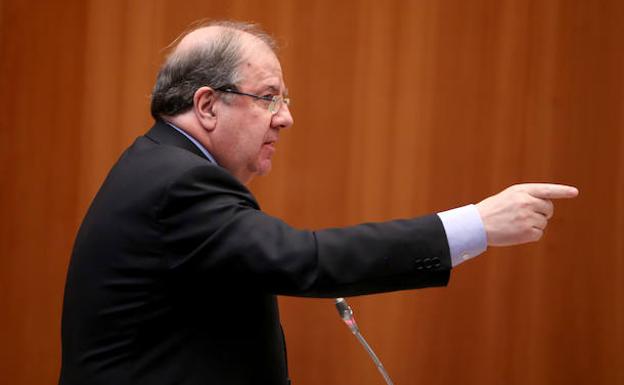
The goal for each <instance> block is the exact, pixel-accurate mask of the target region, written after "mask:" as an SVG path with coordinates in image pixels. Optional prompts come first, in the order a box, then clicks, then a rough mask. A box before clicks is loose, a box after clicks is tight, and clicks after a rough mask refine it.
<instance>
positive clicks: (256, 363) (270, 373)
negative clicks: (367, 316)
mask: <svg viewBox="0 0 624 385" xmlns="http://www.w3.org/2000/svg"><path fill="white" fill-rule="evenodd" d="M450 269H451V261H450V257H449V250H448V245H447V241H446V236H445V233H444V229H443V227H442V225H441V222H440V220H439V219H438V217H437V216H436V215H430V216H425V217H421V218H416V219H409V220H399V221H391V222H386V223H376V224H363V225H359V226H353V227H347V228H336V229H328V230H322V231H303V230H297V229H294V228H292V227H290V226H289V225H287V224H286V223H284V222H282V221H281V220H279V219H277V218H274V217H271V216H269V215H267V214H265V213H263V212H262V211H260V209H259V207H258V203H257V202H256V200H255V199H254V197H253V196H252V194H251V193H250V192H249V191H248V190H247V188H245V186H243V185H242V184H240V183H239V182H238V181H237V180H236V179H235V178H234V177H233V176H232V175H231V174H229V173H228V172H227V171H226V170H225V169H223V168H221V167H219V166H217V165H215V164H213V163H211V162H209V161H208V160H207V159H206V158H205V157H203V155H202V154H201V152H200V151H199V150H198V149H197V148H196V147H195V146H194V145H193V144H192V143H191V142H190V141H188V139H186V138H185V137H184V136H183V135H181V134H180V133H178V132H177V131H175V130H174V129H172V128H171V127H169V126H167V125H166V124H164V123H162V122H157V123H156V124H155V126H154V127H153V128H152V129H151V130H150V131H149V132H148V133H147V134H146V135H145V136H142V137H139V138H138V139H137V140H136V141H135V143H134V144H133V145H132V146H131V147H130V148H128V149H127V150H126V151H125V152H124V153H123V155H122V156H121V158H120V159H119V161H118V162H117V164H116V165H115V166H114V167H113V169H112V170H111V172H110V174H109V175H108V177H107V178H106V180H105V182H104V184H103V185H102V187H101V189H100V191H99V192H98V194H97V195H96V197H95V199H94V201H93V203H92V205H91V207H90V208H89V211H88V213H87V215H86V217H85V219H84V222H83V223H82V226H81V227H80V230H79V232H78V236H77V238H76V243H75V246H74V250H73V254H72V258H71V262H70V266H69V271H68V276H67V286H66V291H65V302H64V308H63V326H62V346H63V356H62V358H63V363H62V369H61V376H60V384H62V385H143V384H150V385H165V384H172V385H173V384H188V385H191V384H193V385H194V384H286V383H288V378H287V377H288V375H287V368H286V354H285V350H284V339H283V334H282V331H281V327H280V323H279V315H278V308H277V302H276V298H275V295H276V294H285V295H297V296H314V297H336V296H353V295H361V294H368V293H376V292H385V291H393V290H402V289H412V288H418V287H424V286H437V285H445V284H446V283H447V281H448V278H449V272H450Z"/></svg>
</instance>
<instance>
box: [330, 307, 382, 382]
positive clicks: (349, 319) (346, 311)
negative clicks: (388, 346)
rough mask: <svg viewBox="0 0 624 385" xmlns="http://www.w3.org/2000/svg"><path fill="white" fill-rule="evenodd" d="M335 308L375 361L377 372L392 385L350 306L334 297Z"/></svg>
mask: <svg viewBox="0 0 624 385" xmlns="http://www.w3.org/2000/svg"><path fill="white" fill-rule="evenodd" d="M336 310H338V315H339V316H340V318H341V319H342V321H343V322H344V323H345V324H346V325H347V327H348V328H349V330H351V333H353V335H355V337H356V338H357V339H358V341H360V343H361V344H362V346H363V347H364V350H366V352H367V353H368V355H369V356H370V357H371V359H372V360H373V362H374V363H375V366H377V369H379V373H381V375H382V376H383V378H384V380H386V383H387V384H388V385H394V383H393V382H392V380H391V379H390V376H389V375H388V372H386V369H385V368H384V366H383V364H382V363H381V361H380V360H379V358H378V357H377V355H376V354H375V352H374V351H373V349H372V348H371V347H370V345H369V344H368V342H366V340H365V339H364V337H363V336H362V333H360V328H358V326H357V323H356V322H355V318H354V317H353V310H351V307H350V306H349V304H348V303H347V301H346V300H345V299H344V298H336Z"/></svg>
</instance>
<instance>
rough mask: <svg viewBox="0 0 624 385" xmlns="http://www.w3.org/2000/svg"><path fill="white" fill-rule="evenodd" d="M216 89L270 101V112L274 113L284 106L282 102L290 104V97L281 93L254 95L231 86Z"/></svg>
mask: <svg viewBox="0 0 624 385" xmlns="http://www.w3.org/2000/svg"><path fill="white" fill-rule="evenodd" d="M216 91H219V92H225V93H228V94H236V95H243V96H249V97H250V98H254V99H256V100H264V101H265V102H268V103H269V105H268V110H269V112H270V113H271V114H272V115H275V114H277V111H279V110H280V108H282V104H285V105H287V106H290V98H285V97H282V96H280V95H274V96H268V95H267V96H260V95H254V94H248V93H245V92H241V91H238V90H235V89H233V88H230V87H221V88H217V89H216Z"/></svg>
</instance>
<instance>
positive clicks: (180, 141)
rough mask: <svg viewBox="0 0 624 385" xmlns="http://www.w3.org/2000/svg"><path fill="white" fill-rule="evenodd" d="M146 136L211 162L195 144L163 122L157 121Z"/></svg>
mask: <svg viewBox="0 0 624 385" xmlns="http://www.w3.org/2000/svg"><path fill="white" fill-rule="evenodd" d="M145 136H147V137H148V138H150V139H152V140H153V141H155V142H156V143H158V144H164V145H168V146H175V147H180V148H183V149H185V150H187V151H190V152H192V153H193V154H195V155H198V156H201V157H202V158H204V159H206V160H208V161H210V159H208V158H206V156H205V155H204V154H203V153H202V152H201V150H200V149H199V148H197V146H196V145H195V144H193V142H191V141H190V140H188V139H187V138H186V137H185V136H184V135H182V134H181V133H179V132H178V131H176V130H175V129H174V128H173V127H171V126H169V125H168V124H167V123H165V122H163V121H162V120H157V121H156V123H154V126H153V127H152V128H151V129H150V130H149V131H148V132H147V134H145Z"/></svg>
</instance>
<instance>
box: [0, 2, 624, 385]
mask: <svg viewBox="0 0 624 385" xmlns="http://www.w3.org/2000/svg"><path fill="white" fill-rule="evenodd" d="M204 17H205V18H216V19H219V18H235V19H242V20H252V21H257V22H259V23H260V24H262V25H263V26H264V27H265V28H266V29H267V30H268V31H270V32H272V33H273V34H274V35H275V36H276V37H277V38H278V40H279V41H280V43H281V45H282V47H283V49H282V54H281V58H282V64H283V67H284V70H285V75H286V80H287V82H288V85H289V88H290V91H291V94H292V96H293V99H294V104H293V107H292V111H293V114H294V117H295V126H294V127H293V128H292V129H291V130H289V131H287V132H285V133H283V135H282V140H281V141H280V146H279V147H278V151H277V154H276V159H275V162H274V170H273V172H272V174H271V175H270V176H268V177H265V178H260V179H258V180H256V181H254V183H253V184H252V189H253V190H254V192H255V193H256V195H257V196H258V198H259V201H260V202H261V204H262V206H263V208H264V209H265V210H266V211H268V212H269V213H272V214H274V215H277V216H279V217H282V218H284V219H285V220H287V221H288V222H289V223H291V224H293V225H295V226H297V227H302V228H319V227H326V226H341V225H348V224H354V223H359V222H362V221H374V220H383V219H389V218H396V217H407V216H413V215H418V214H424V213H428V212H432V211H439V210H443V209H447V208H450V207H454V206H457V205H459V204H463V203H468V202H477V201H478V200H479V199H481V198H483V197H485V196H487V195H489V194H491V193H494V192H496V191H498V190H500V189H502V188H504V187H505V186H508V185H509V184H512V183H516V182H521V181H558V182H564V183H571V184H575V185H577V186H579V187H580V189H581V196H580V197H579V198H578V199H576V200H574V201H566V202H561V203H560V204H559V205H557V210H556V211H557V212H556V215H555V218H554V219H553V221H552V224H551V227H549V229H548V231H547V234H546V236H545V238H544V239H543V241H542V242H540V243H539V244H532V245H525V246H520V247H515V248H506V249H492V250H489V251H488V252H487V253H486V254H485V255H483V256H481V257H479V258H478V259H476V260H474V261H470V262H469V263H466V264H465V265H462V266H461V267H459V268H458V269H457V270H456V271H454V272H453V275H452V278H451V282H450V285H449V287H447V288H443V289H428V290H422V291H412V292H401V293H392V294H384V295H379V296H370V297H361V298H354V299H353V300H352V301H351V302H352V305H353V307H354V308H355V311H356V315H357V317H358V319H359V322H360V326H361V329H362V330H363V331H364V333H365V334H366V336H367V338H368V339H369V341H370V342H371V344H372V345H373V346H374V347H375V349H376V350H377V352H378V353H379V355H380V357H381V358H382V359H383V360H384V362H385V364H386V366H387V368H388V369H389V371H390V373H391V375H392V376H393V378H394V379H395V382H396V383H398V384H416V383H429V384H455V383H461V384H501V383H505V384H586V383H592V384H616V383H624V306H623V304H624V260H623V259H624V236H623V235H624V198H623V197H622V193H621V192H622V191H624V114H623V112H622V111H624V72H623V69H624V49H623V48H622V44H621V40H622V36H624V4H623V3H622V2H620V1H618V0H604V1H600V2H596V1H589V0H569V1H561V0H546V1H523V0H504V1H498V0H475V1H470V2H466V1H462V0H445V1H435V0H420V1H416V0H414V1H398V0H396V1H386V2H379V1H368V0H367V1H364V0H363V1H341V2H333V1H329V0H318V1H306V2H302V1H277V0H269V1H244V0H234V1H228V2H217V1H205V0H188V1H182V2H181V1H171V0H156V1H149V0H139V1H123V0H108V1H104V0H89V1H77V0H76V1H74V0H66V1H62V2H59V1H51V0H47V1H46V0H44V1H38V2H25V1H20V0H0V116H2V117H3V118H2V120H1V121H0V173H1V175H2V176H3V179H2V180H3V182H2V188H1V189H0V212H2V217H3V219H4V220H3V221H1V222H0V257H1V258H2V262H3V264H2V269H0V312H1V313H0V314H1V315H2V316H1V317H0V341H2V344H0V346H1V348H0V382H1V383H10V384H16V385H21V384H33V383H41V384H46V383H49V384H51V383H54V382H55V381H56V379H57V375H58V367H59V357H60V343H59V341H60V334H59V328H60V310H61V301H62V292H63V285H64V278H65V269H66V265H67V261H68V258H69V253H70V250H71V245H72V242H73V237H74V235H75V232H76V229H77V227H78V225H79V223H80V220H81V219H82V216H83V215H84V212H85V210H86V208H87V206H88V204H89V202H90V200H91V199H92V197H93V195H94V194H95V192H96V191H97V188H98V186H99V184H100V183H101V181H102V180H103V178H104V176H105V175H106V172H107V171H108V169H109V168H110V166H111V165H112V163H113V162H114V161H115V159H116V158H117V157H118V156H119V154H120V153H121V151H122V150H123V149H124V148H125V147H126V146H127V145H128V144H129V143H130V142H131V141H132V140H133V138H134V137H135V136H137V135H140V134H141V133H143V132H144V131H145V130H146V129H147V128H148V126H149V125H150V122H151V118H150V116H149V93H150V90H151V87H152V84H153V81H154V78H155V75H156V71H157V69H158V66H159V65H160V63H161V61H162V58H163V54H164V51H163V49H164V47H166V46H167V44H169V42H171V41H172V40H173V39H174V38H175V37H176V36H177V35H178V34H179V33H180V32H181V31H183V30H184V29H185V28H186V27H187V26H188V25H189V24H190V23H191V22H192V21H194V20H197V19H199V18H204ZM280 302H281V305H282V319H283V323H284V326H285V332H286V335H287V339H288V348H289V362H290V366H291V375H292V377H293V379H294V383H296V384H303V385H306V384H338V383H354V384H355V383H357V384H381V383H382V380H381V378H380V377H379V376H378V374H377V372H376V369H375V368H374V366H373V365H372V364H371V363H370V362H369V360H368V357H367V356H366V354H365V353H364V352H363V351H362V350H361V348H360V347H359V346H358V344H357V342H356V341H355V340H354V339H353V337H352V336H351V335H350V333H349V332H348V330H347V329H346V328H345V327H344V326H343V325H342V324H341V323H340V321H339V320H338V319H337V316H336V314H335V310H334V309H333V305H332V303H331V301H328V300H313V299H298V298H281V299H280Z"/></svg>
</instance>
